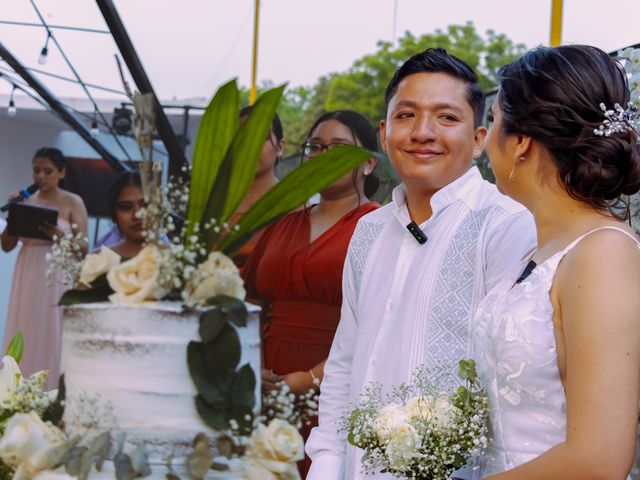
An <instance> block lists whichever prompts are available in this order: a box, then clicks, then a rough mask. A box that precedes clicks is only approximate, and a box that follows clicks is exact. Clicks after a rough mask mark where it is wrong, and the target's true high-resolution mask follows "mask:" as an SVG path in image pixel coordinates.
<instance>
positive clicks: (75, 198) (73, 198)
mask: <svg viewBox="0 0 640 480" xmlns="http://www.w3.org/2000/svg"><path fill="white" fill-rule="evenodd" d="M63 193H64V196H63V197H62V199H63V201H64V202H65V203H68V204H69V205H78V204H83V205H84V202H83V201H82V197H81V196H80V195H77V194H75V193H73V192H69V191H67V190H63Z"/></svg>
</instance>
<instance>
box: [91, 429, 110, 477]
mask: <svg viewBox="0 0 640 480" xmlns="http://www.w3.org/2000/svg"><path fill="white" fill-rule="evenodd" d="M110 448H111V432H102V433H101V434H100V435H98V436H97V437H95V438H94V439H93V441H92V442H91V452H92V453H93V454H94V457H95V459H96V470H97V471H99V472H100V471H102V465H103V463H104V461H105V460H106V459H107V456H108V455H109V449H110Z"/></svg>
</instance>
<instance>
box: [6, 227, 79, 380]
mask: <svg viewBox="0 0 640 480" xmlns="http://www.w3.org/2000/svg"><path fill="white" fill-rule="evenodd" d="M58 228H59V229H60V230H62V231H65V232H68V231H70V225H69V222H67V221H66V220H63V219H58ZM20 241H22V247H21V249H20V253H19V254H18V259H17V260H16V265H15V269H14V271H13V283H12V286H11V296H10V297H9V312H8V313H7V323H6V328H5V332H4V348H3V353H4V352H6V350H7V346H8V345H9V342H11V339H12V338H13V336H14V335H15V333H16V332H17V331H22V333H23V334H24V355H23V356H22V361H21V362H20V370H21V372H22V374H23V375H24V376H28V375H30V374H32V373H34V372H37V371H39V370H45V369H46V370H49V376H48V377H47V383H46V389H47V390H51V389H53V388H57V386H58V377H59V376H60V344H61V333H62V332H61V313H62V312H61V310H60V307H58V306H57V305H58V301H59V300H60V296H61V295H62V293H63V292H64V291H65V290H66V289H67V287H66V286H64V285H62V283H60V282H59V281H57V280H54V279H52V280H51V282H50V283H51V285H47V278H46V272H47V269H48V268H49V264H48V262H47V260H46V258H45V257H46V255H47V253H49V252H50V251H51V241H49V240H39V239H35V238H20Z"/></svg>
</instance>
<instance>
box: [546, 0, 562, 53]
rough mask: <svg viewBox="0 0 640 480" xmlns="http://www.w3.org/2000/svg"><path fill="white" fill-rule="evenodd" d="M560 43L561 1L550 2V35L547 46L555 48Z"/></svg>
mask: <svg viewBox="0 0 640 480" xmlns="http://www.w3.org/2000/svg"><path fill="white" fill-rule="evenodd" d="M561 43H562V0H551V34H550V35H549V45H551V46H552V47H557V46H558V45H560V44H561Z"/></svg>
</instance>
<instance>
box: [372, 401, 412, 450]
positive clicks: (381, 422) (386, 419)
mask: <svg viewBox="0 0 640 480" xmlns="http://www.w3.org/2000/svg"><path fill="white" fill-rule="evenodd" d="M408 425H409V416H408V415H407V412H406V410H405V408H404V407H403V406H402V405H398V404H397V403H394V402H391V403H389V404H388V405H385V406H384V407H382V408H381V409H380V411H379V412H378V418H377V419H376V433H377V434H378V438H380V440H381V441H382V442H386V441H388V440H389V439H390V438H391V436H392V435H394V432H395V431H396V430H398V429H399V428H404V427H407V426H408Z"/></svg>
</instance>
